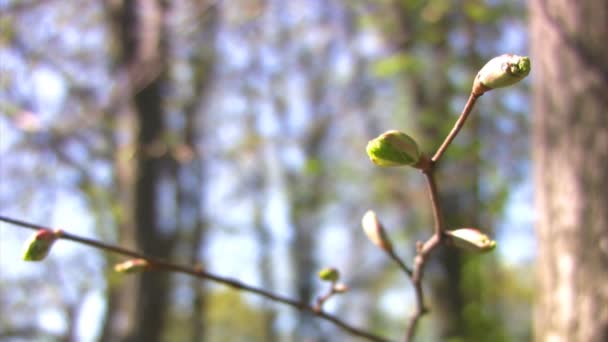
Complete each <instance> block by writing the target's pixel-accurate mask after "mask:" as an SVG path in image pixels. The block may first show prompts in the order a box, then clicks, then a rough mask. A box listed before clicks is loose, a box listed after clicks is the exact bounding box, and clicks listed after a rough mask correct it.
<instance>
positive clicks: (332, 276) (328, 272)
mask: <svg viewBox="0 0 608 342" xmlns="http://www.w3.org/2000/svg"><path fill="white" fill-rule="evenodd" d="M319 279H321V280H324V281H331V282H332V283H335V282H336V281H338V280H339V279H340V272H338V270H337V269H335V268H333V267H325V268H324V269H322V270H320V271H319Z"/></svg>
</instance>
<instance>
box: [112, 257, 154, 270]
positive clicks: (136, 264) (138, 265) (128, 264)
mask: <svg viewBox="0 0 608 342" xmlns="http://www.w3.org/2000/svg"><path fill="white" fill-rule="evenodd" d="M149 268H150V263H149V262H148V261H147V260H144V259H131V260H127V261H125V262H121V263H120V264H116V265H114V271H116V272H118V273H138V272H143V271H146V270H148V269H149Z"/></svg>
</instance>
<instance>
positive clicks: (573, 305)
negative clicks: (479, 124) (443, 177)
mask: <svg viewBox="0 0 608 342" xmlns="http://www.w3.org/2000/svg"><path fill="white" fill-rule="evenodd" d="M530 10H531V30H532V32H531V33H532V41H531V46H532V56H533V60H534V66H535V69H534V70H535V71H534V102H533V103H534V161H535V168H536V170H535V185H536V206H537V212H538V220H537V227H536V231H537V236H538V244H539V246H538V261H537V263H538V264H537V270H538V286H537V297H536V308H535V318H536V320H535V322H536V323H535V336H536V340H537V341H549V340H551V341H604V340H606V339H608V307H607V306H606V305H605V304H606V303H607V302H608V285H607V284H606V280H605V279H606V270H607V269H608V268H607V267H608V247H607V246H608V238H607V236H608V210H607V209H608V208H607V206H608V194H607V192H606V191H605V189H606V188H607V187H608V181H607V179H608V177H607V175H608V174H607V173H608V162H607V160H608V158H607V157H608V156H607V154H608V140H607V139H606V137H607V136H608V116H607V115H606V108H608V98H607V97H606V89H608V68H607V67H606V63H605V61H606V60H607V59H608V48H607V47H606V44H605V43H604V42H603V40H604V37H605V36H606V34H608V7H607V4H606V2H605V1H604V2H601V1H600V2H592V1H581V2H557V1H543V0H535V1H532V3H531V8H530Z"/></svg>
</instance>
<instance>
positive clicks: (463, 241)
mask: <svg viewBox="0 0 608 342" xmlns="http://www.w3.org/2000/svg"><path fill="white" fill-rule="evenodd" d="M445 233H446V235H448V236H449V237H450V240H451V242H452V244H453V245H454V246H456V247H458V248H462V249H465V250H467V251H471V252H477V253H484V252H489V251H491V250H493V249H494V248H495V247H496V241H494V240H491V239H490V238H489V237H488V236H487V235H485V234H484V233H482V232H480V231H479V230H477V229H474V228H460V229H456V230H448V231H446V232H445Z"/></svg>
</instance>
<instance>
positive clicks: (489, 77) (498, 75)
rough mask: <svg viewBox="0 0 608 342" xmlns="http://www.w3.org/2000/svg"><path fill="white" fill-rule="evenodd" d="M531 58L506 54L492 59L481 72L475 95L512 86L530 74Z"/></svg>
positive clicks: (478, 74)
mask: <svg viewBox="0 0 608 342" xmlns="http://www.w3.org/2000/svg"><path fill="white" fill-rule="evenodd" d="M530 69H531V67H530V58H528V57H523V56H518V55H512V54H504V55H500V56H498V57H494V58H492V59H491V60H490V61H489V62H488V63H486V65H484V66H483V68H481V70H479V72H478V73H477V76H476V77H475V82H474V83H473V93H474V94H477V95H481V94H483V93H485V92H486V91H488V90H491V89H494V88H502V87H507V86H510V85H512V84H514V83H517V82H519V81H521V80H522V79H524V78H525V77H526V76H528V74H529V73H530Z"/></svg>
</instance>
